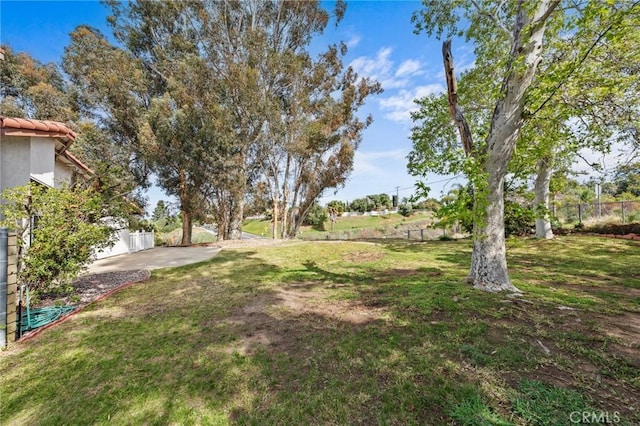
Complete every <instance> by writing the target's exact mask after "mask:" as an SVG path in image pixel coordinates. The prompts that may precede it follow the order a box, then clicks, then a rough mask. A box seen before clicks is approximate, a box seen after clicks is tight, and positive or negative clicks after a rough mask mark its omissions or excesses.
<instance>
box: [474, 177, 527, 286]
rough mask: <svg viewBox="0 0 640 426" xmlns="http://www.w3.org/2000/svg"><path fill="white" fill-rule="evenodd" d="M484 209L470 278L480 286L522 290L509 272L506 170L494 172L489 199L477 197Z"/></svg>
mask: <svg viewBox="0 0 640 426" xmlns="http://www.w3.org/2000/svg"><path fill="white" fill-rule="evenodd" d="M483 205H484V209H483V212H482V213H483V214H482V216H484V220H481V221H480V222H478V221H476V224H475V225H474V232H473V254H472V256H471V268H470V271H469V276H468V278H467V280H468V281H469V282H470V283H472V284H473V286H474V287H475V288H477V289H480V290H485V291H491V292H497V291H512V292H519V291H520V290H518V289H517V288H516V287H515V286H514V285H513V284H511V281H510V280H509V274H508V272H507V255H506V246H505V236H504V174H502V176H500V174H499V173H495V172H494V173H490V174H489V182H488V191H487V199H486V203H485V202H484V200H482V201H480V200H477V201H476V208H480V209H482V207H483Z"/></svg>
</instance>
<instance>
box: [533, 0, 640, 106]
mask: <svg viewBox="0 0 640 426" xmlns="http://www.w3.org/2000/svg"><path fill="white" fill-rule="evenodd" d="M638 4H640V1H636V2H635V3H634V4H633V5H632V6H631V8H630V9H629V10H631V9H633V8H634V7H636V6H637V5H638ZM623 16H624V14H620V15H619V16H618V17H617V19H615V20H614V21H613V22H611V24H609V26H608V27H607V28H606V29H605V30H604V31H603V32H602V33H600V35H599V36H598V38H596V40H595V41H594V42H593V43H592V44H591V46H589V48H588V49H587V51H586V52H585V53H584V54H583V55H582V57H581V58H580V60H579V61H578V63H577V64H576V66H575V67H573V69H572V70H571V71H570V72H569V75H567V77H566V78H564V79H562V81H561V82H560V83H558V84H557V85H556V87H554V88H553V90H552V91H551V93H550V94H549V96H548V97H547V99H545V100H544V102H542V103H541V104H540V106H538V108H536V110H535V111H533V112H532V113H531V114H530V115H529V118H531V117H533V116H535V115H536V114H537V113H538V112H540V110H541V109H542V108H544V107H545V105H546V104H547V103H548V102H549V101H551V99H553V97H554V96H555V94H556V93H557V92H558V90H560V88H562V86H564V85H565V83H566V82H567V81H568V80H569V78H570V77H571V76H572V75H573V74H574V73H575V72H576V71H577V69H578V68H579V67H580V66H581V65H582V64H583V63H584V61H586V60H587V58H588V57H589V55H590V54H591V52H592V51H593V49H595V47H596V46H597V45H598V43H600V41H601V40H602V39H603V38H604V37H605V36H606V35H607V33H609V31H611V30H612V29H613V28H614V26H615V25H616V24H618V23H620V21H621V20H622V18H623ZM541 19H542V18H541Z"/></svg>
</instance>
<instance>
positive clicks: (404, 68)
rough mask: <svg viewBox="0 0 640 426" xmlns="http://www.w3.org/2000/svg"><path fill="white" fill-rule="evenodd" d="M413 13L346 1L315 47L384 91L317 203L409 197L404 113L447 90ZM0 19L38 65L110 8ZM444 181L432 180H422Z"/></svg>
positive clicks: (47, 10)
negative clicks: (332, 48) (340, 51)
mask: <svg viewBox="0 0 640 426" xmlns="http://www.w3.org/2000/svg"><path fill="white" fill-rule="evenodd" d="M419 8H420V2H418V1H355V2H349V3H348V7H347V13H346V15H345V18H344V20H343V21H342V22H341V24H340V25H339V27H338V28H335V26H331V27H329V28H328V29H327V31H326V32H325V34H324V35H323V36H322V37H321V38H319V39H318V40H316V41H315V42H314V46H313V48H314V50H315V49H319V48H321V47H322V46H326V45H327V44H329V43H334V42H338V41H339V40H342V41H344V42H345V43H347V45H348V46H349V53H348V54H347V57H346V60H345V62H346V63H347V64H350V65H352V66H353V67H354V69H355V70H356V71H357V72H358V73H359V74H360V75H362V76H369V77H374V78H376V79H378V80H379V81H380V82H381V83H382V85H383V87H384V89H385V91H384V93H383V94H381V95H377V96H374V97H371V98H370V99H369V100H368V102H367V104H366V105H365V107H363V108H362V109H361V112H362V114H363V115H365V114H369V113H371V114H372V115H373V118H374V122H373V124H372V125H371V126H370V127H369V128H368V129H367V130H366V131H365V132H364V134H363V140H362V144H361V145H360V149H359V150H358V152H357V154H356V158H355V168H354V171H353V173H352V175H351V178H350V180H349V182H348V183H347V185H346V187H345V188H344V189H342V190H340V191H338V193H337V194H335V195H334V194H333V191H327V192H326V193H325V196H324V197H323V198H322V200H321V201H322V202H323V203H324V202H327V201H329V200H331V199H341V200H345V201H347V200H353V199H354V198H359V197H363V196H365V195H367V194H377V193H388V194H394V193H395V192H396V187H399V188H400V191H399V193H400V197H405V196H409V195H411V194H412V193H413V189H412V188H413V185H414V183H415V179H414V178H413V177H411V176H409V175H408V173H407V170H406V155H407V154H408V153H409V151H410V149H411V141H410V140H409V137H408V136H409V133H410V129H411V127H412V122H411V120H410V116H409V112H410V111H411V110H412V109H414V108H415V107H414V104H413V100H414V99H415V98H417V97H420V96H424V95H426V94H429V93H434V92H438V91H441V90H443V89H444V85H445V80H444V76H443V73H442V59H441V54H440V50H441V43H440V42H439V41H438V40H436V39H434V38H431V39H430V38H427V36H426V35H424V34H422V35H415V34H414V33H413V25H412V24H411V14H412V13H413V12H414V11H416V10H418V9H419ZM0 14H1V15H0V19H1V27H0V40H1V42H2V43H6V44H8V45H10V46H11V47H12V49H14V50H16V51H24V52H27V53H29V54H30V55H32V56H33V57H35V58H36V59H38V60H40V61H42V62H56V63H59V62H60V60H61V57H62V54H63V52H64V47H65V46H66V45H67V44H68V43H69V36H68V34H69V33H70V32H71V31H73V29H74V28H75V27H76V26H77V25H80V24H88V25H91V26H94V27H97V28H99V29H100V30H101V31H102V32H103V33H104V34H105V35H109V34H110V31H109V28H108V27H107V24H106V17H107V15H108V11H107V10H106V9H105V8H104V7H103V6H102V5H101V4H100V3H99V2H97V1H66V2H62V1H44V2H42V1H6V0H1V2H0ZM453 53H454V56H455V60H456V68H457V70H458V71H460V70H462V69H464V68H465V67H466V66H469V65H470V64H472V61H473V56H472V47H471V46H470V45H465V44H464V43H462V42H461V41H457V42H454V50H453ZM442 180H443V177H442V176H436V175H433V176H430V177H429V179H428V181H442ZM445 180H446V179H445ZM452 183H454V181H448V182H447V181H445V182H440V183H435V184H433V185H432V193H431V195H432V196H435V197H440V195H441V191H443V190H444V192H446V191H447V190H448V189H450V187H451V185H452ZM148 196H149V205H150V208H151V209H153V206H155V203H156V202H157V200H159V199H169V197H167V196H166V195H164V194H163V193H162V191H161V190H159V189H153V190H151V191H150V192H149V194H148Z"/></svg>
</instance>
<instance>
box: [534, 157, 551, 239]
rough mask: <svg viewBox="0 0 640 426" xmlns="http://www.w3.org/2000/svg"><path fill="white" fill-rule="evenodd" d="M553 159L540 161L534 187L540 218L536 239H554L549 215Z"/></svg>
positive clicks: (537, 223)
mask: <svg viewBox="0 0 640 426" xmlns="http://www.w3.org/2000/svg"><path fill="white" fill-rule="evenodd" d="M551 161H552V160H551V158H549V157H546V158H541V159H540V160H539V161H538V175H537V176H536V181H535V184H534V187H533V192H534V195H535V198H534V203H535V206H536V210H538V211H539V213H538V214H539V216H538V217H536V238H545V239H547V240H550V239H551V238H553V231H552V230H551V217H550V215H549V183H550V182H551V176H552V175H553V170H552V168H551Z"/></svg>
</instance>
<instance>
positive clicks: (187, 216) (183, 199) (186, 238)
mask: <svg viewBox="0 0 640 426" xmlns="http://www.w3.org/2000/svg"><path fill="white" fill-rule="evenodd" d="M180 214H181V216H182V241H181V242H180V245H183V246H189V245H191V229H192V226H191V225H192V220H193V219H192V218H191V197H190V195H189V191H188V189H187V174H186V172H185V171H184V170H180Z"/></svg>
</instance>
